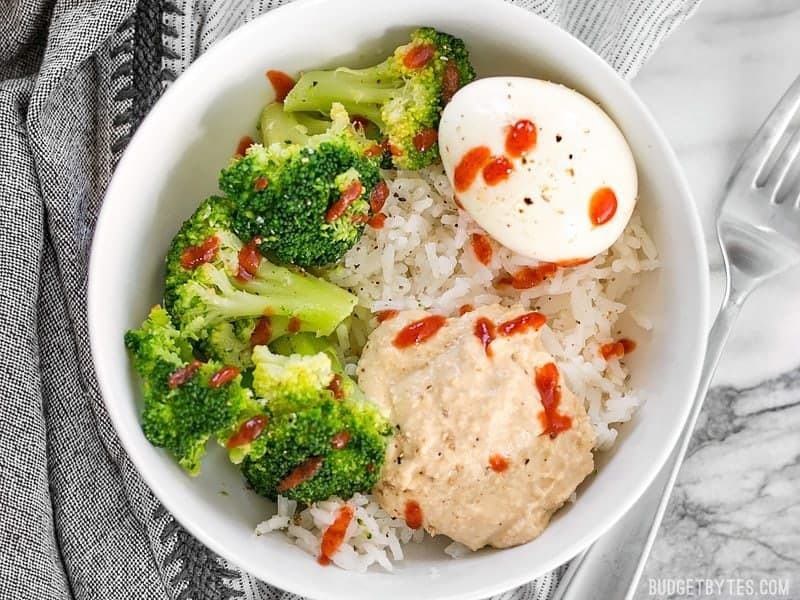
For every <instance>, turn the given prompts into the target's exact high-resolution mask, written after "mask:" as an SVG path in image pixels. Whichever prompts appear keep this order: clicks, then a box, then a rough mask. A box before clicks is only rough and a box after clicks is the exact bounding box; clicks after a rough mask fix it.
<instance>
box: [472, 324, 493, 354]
mask: <svg viewBox="0 0 800 600" xmlns="http://www.w3.org/2000/svg"><path fill="white" fill-rule="evenodd" d="M473 333H474V334H475V337H476V338H478V339H479V340H480V342H481V344H482V345H483V351H484V352H485V353H486V356H492V354H493V352H492V348H491V343H492V342H493V341H494V338H495V334H496V329H495V326H494V323H492V320H491V319H487V318H486V317H479V318H478V320H477V321H475V329H473Z"/></svg>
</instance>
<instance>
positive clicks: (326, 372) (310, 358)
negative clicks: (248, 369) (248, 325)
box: [253, 346, 333, 402]
mask: <svg viewBox="0 0 800 600" xmlns="http://www.w3.org/2000/svg"><path fill="white" fill-rule="evenodd" d="M253 363H254V364H255V369H254V370H253V389H254V390H255V392H256V394H258V396H259V397H260V398H265V399H267V400H270V401H272V402H278V401H279V399H280V398H283V397H293V396H295V395H297V394H307V393H316V392H318V391H319V390H324V389H325V388H326V387H327V386H328V385H329V384H330V382H331V378H332V377H333V371H332V369H331V359H330V358H329V357H328V355H326V354H325V353H324V352H320V353H319V354H310V355H305V356H304V355H300V354H291V355H289V356H283V355H280V354H273V353H272V352H270V350H269V348H267V347H266V346H256V347H255V348H254V349H253Z"/></svg>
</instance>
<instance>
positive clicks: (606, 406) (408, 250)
mask: <svg viewBox="0 0 800 600" xmlns="http://www.w3.org/2000/svg"><path fill="white" fill-rule="evenodd" d="M387 175H388V176H387V183H388V184H389V189H390V196H389V199H388V200H387V201H386V205H385V206H384V208H383V211H382V212H383V213H384V214H386V216H387V219H386V222H385V226H384V228H383V229H373V228H370V227H367V228H366V232H365V233H364V235H363V237H362V238H361V240H360V241H359V243H358V244H357V245H356V246H355V247H354V248H352V249H351V250H350V252H348V253H347V255H345V258H344V261H343V263H342V265H341V266H340V267H338V268H337V269H336V270H334V271H332V272H330V273H328V274H327V277H328V278H329V279H330V280H331V281H333V282H334V283H336V284H338V285H340V286H342V287H345V288H348V289H350V290H351V291H352V292H353V293H355V294H356V295H357V296H358V300H359V302H358V306H357V307H356V310H355V312H354V316H353V317H352V318H351V319H350V320H349V321H348V322H347V323H345V324H342V325H341V326H340V327H339V329H338V330H337V332H336V334H337V338H338V341H339V344H340V346H341V348H342V350H343V352H344V354H345V357H346V369H347V372H348V373H349V374H351V375H352V374H355V366H356V362H357V360H358V355H359V354H360V352H361V349H362V348H363V347H364V344H365V343H366V340H367V336H368V335H369V333H370V332H371V331H372V329H374V328H375V326H376V325H377V323H376V321H375V319H374V317H373V316H372V315H373V313H375V312H377V311H379V310H384V309H397V310H405V309H412V308H422V309H428V310H432V311H435V312H437V313H438V314H444V315H447V316H453V315H457V314H458V311H459V308H460V307H461V306H463V305H465V304H470V305H472V306H482V305H486V304H492V303H495V302H499V303H501V304H504V305H507V306H511V305H522V306H523V307H525V308H527V309H529V310H537V311H540V312H542V313H544V314H545V315H546V316H547V317H548V324H547V325H546V326H545V327H543V328H542V329H541V330H540V333H541V339H542V343H543V344H544V346H545V348H546V349H547V350H548V351H549V352H550V353H551V354H552V355H553V356H554V357H555V359H556V363H557V365H558V367H559V371H560V372H561V373H562V375H563V377H564V380H565V382H566V384H567V386H568V387H569V388H570V389H571V390H572V391H573V392H574V393H575V394H576V395H578V396H579V397H583V398H584V399H585V402H586V410H587V412H588V414H589V418H590V419H591V422H592V425H593V427H594V431H595V434H596V449H597V450H606V449H608V448H610V447H611V446H612V445H613V443H614V441H615V439H616V436H617V431H616V429H615V428H614V426H613V425H614V424H615V423H622V422H625V421H627V420H629V419H630V418H631V416H632V414H633V413H634V411H635V410H636V408H637V407H638V406H639V405H640V404H641V397H640V394H638V393H636V391H634V390H632V389H630V387H629V384H628V382H629V374H628V369H627V367H626V365H625V363H624V360H619V359H611V360H608V361H606V360H605V359H603V358H602V357H601V356H600V347H601V346H602V345H603V344H605V343H608V342H611V341H615V340H616V339H617V338H618V337H619V331H618V330H617V329H616V328H615V326H616V323H617V321H618V319H619V318H620V316H621V315H622V313H623V312H625V311H626V310H627V306H626V304H625V297H626V295H627V294H628V293H629V292H630V291H631V290H632V289H633V288H634V287H635V286H636V285H637V283H638V281H639V277H640V274H641V273H643V272H645V271H651V270H653V269H656V268H657V267H658V254H657V251H656V247H655V245H654V244H653V241H652V240H651V239H650V237H649V236H648V234H647V232H646V231H645V229H644V226H643V225H642V222H641V219H640V218H639V216H638V214H636V213H634V215H633V217H632V218H631V221H630V223H629V224H628V227H627V228H626V229H625V231H624V233H623V234H622V236H620V238H619V239H618V240H617V241H616V242H615V243H614V245H613V246H612V247H611V248H610V249H609V250H608V251H607V252H606V253H604V254H602V255H599V256H596V257H595V258H593V259H592V260H591V261H590V262H588V263H587V264H584V265H580V266H576V267H570V268H559V269H558V270H557V271H556V273H555V274H554V275H553V276H552V277H551V278H549V279H547V280H545V281H543V282H542V283H541V284H539V285H537V286H536V287H534V288H531V289H527V290H515V289H513V288H511V286H502V287H499V288H498V287H495V286H494V282H495V281H496V280H497V279H498V278H500V277H503V276H505V275H508V274H514V273H515V272H517V271H519V270H520V269H522V268H523V267H529V266H530V267H533V266H536V265H538V264H539V263H538V261H536V260H534V259H530V258H526V257H524V256H520V255H519V254H516V253H514V252H511V251H510V250H508V249H506V248H503V247H502V246H500V245H499V244H497V243H495V242H494V241H493V240H491V242H490V243H491V244H492V249H493V256H492V259H491V261H490V263H489V265H488V266H484V265H483V264H481V263H480V262H479V261H478V260H477V259H476V257H475V255H474V253H473V251H472V249H471V243H470V239H471V235H472V234H473V233H482V230H481V228H480V227H479V226H478V225H477V223H475V222H474V221H473V220H472V219H471V218H470V217H469V215H468V214H467V213H466V212H464V211H463V210H459V209H458V207H457V206H456V204H455V202H454V200H453V192H452V189H451V187H450V183H449V181H448V180H447V177H446V176H445V174H444V172H443V170H442V168H441V167H440V166H437V167H431V168H429V169H426V170H424V171H419V172H413V173H407V172H398V173H397V174H396V175H395V174H392V173H387ZM628 313H629V315H630V317H631V320H632V321H633V323H635V324H636V325H637V326H639V327H640V328H642V329H643V330H649V329H651V328H652V322H651V321H650V319H649V318H648V317H647V316H646V315H645V314H644V313H642V312H641V311H639V310H634V309H630V310H628ZM343 504H344V503H343V502H342V501H341V500H338V499H332V500H330V501H327V502H320V503H317V504H316V505H314V506H312V507H309V508H306V509H305V510H303V511H302V512H300V513H296V510H297V506H296V503H294V502H292V501H289V500H286V499H283V498H280V499H279V501H278V512H277V514H276V515H275V516H273V517H271V518H270V519H268V520H267V521H264V522H263V523H261V524H260V525H259V526H258V528H257V532H258V533H266V532H268V531H273V530H283V531H285V533H286V534H287V535H288V536H289V538H290V539H291V540H293V541H294V543H295V544H297V545H298V546H300V547H301V548H303V549H304V550H306V551H307V552H309V553H310V554H313V555H315V556H318V555H319V552H320V541H321V539H322V535H323V533H324V531H325V528H326V527H327V526H328V525H329V524H330V523H332V522H333V520H334V519H335V518H336V515H337V514H338V511H339V509H340V508H341V506H342V505H343ZM348 504H350V505H351V506H353V507H354V509H355V518H354V520H353V523H351V525H350V528H349V529H348V531H347V535H346V540H345V543H344V544H342V547H341V549H340V550H339V551H338V552H337V553H336V554H335V555H334V556H333V557H332V560H333V562H334V563H335V564H336V565H338V566H340V567H342V568H345V569H349V570H355V571H364V570H366V569H367V568H368V567H369V566H370V565H372V564H378V565H380V566H381V567H383V568H384V569H386V570H388V571H391V570H392V561H393V560H402V558H403V551H402V547H401V546H402V544H405V543H407V542H409V541H421V540H422V537H423V536H424V533H423V532H422V530H418V531H413V530H411V529H409V528H408V527H407V526H406V524H405V522H404V521H402V520H401V519H394V518H391V517H389V516H388V515H387V514H386V513H385V512H383V510H382V509H381V508H380V507H379V506H378V504H377V503H376V502H375V501H374V500H373V499H372V497H371V496H369V495H366V496H365V495H360V494H357V495H356V496H354V497H353V498H352V499H350V500H349V501H348ZM445 552H447V553H448V554H449V555H451V556H453V557H454V558H458V557H460V556H463V555H464V554H465V552H468V549H466V548H465V547H464V546H462V545H461V544H457V543H455V542H454V543H453V544H450V545H449V546H448V547H447V548H446V550H445Z"/></svg>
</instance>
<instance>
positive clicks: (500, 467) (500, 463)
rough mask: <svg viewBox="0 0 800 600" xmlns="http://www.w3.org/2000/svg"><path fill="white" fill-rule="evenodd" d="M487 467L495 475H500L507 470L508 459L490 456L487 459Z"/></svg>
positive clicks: (500, 455) (495, 455)
mask: <svg viewBox="0 0 800 600" xmlns="http://www.w3.org/2000/svg"><path fill="white" fill-rule="evenodd" d="M489 466H490V467H491V468H492V471H494V472H495V473H502V472H503V471H505V470H506V469H508V459H507V458H506V457H505V456H503V455H502V454H492V455H491V456H490V457H489Z"/></svg>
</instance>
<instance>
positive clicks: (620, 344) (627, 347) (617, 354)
mask: <svg viewBox="0 0 800 600" xmlns="http://www.w3.org/2000/svg"><path fill="white" fill-rule="evenodd" d="M634 350H636V342H634V341H633V340H629V339H627V338H622V339H621V340H618V341H616V342H611V343H610V344H603V345H602V346H600V356H602V357H603V358H604V359H606V360H610V359H612V358H622V357H623V356H625V355H626V354H628V353H630V352H633V351H634Z"/></svg>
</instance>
